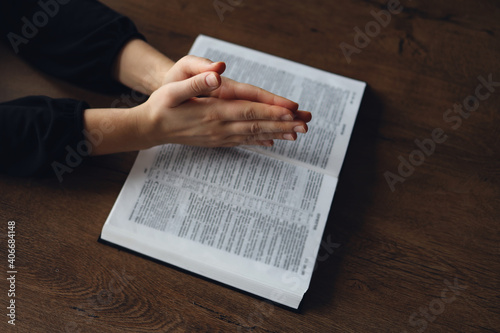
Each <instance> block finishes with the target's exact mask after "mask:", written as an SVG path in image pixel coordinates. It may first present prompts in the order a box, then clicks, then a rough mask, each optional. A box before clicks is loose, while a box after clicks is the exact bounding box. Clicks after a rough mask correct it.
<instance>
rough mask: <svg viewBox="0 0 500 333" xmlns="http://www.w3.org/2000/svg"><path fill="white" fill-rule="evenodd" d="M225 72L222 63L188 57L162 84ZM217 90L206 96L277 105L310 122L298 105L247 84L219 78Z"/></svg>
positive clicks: (172, 69)
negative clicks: (205, 74) (199, 75)
mask: <svg viewBox="0 0 500 333" xmlns="http://www.w3.org/2000/svg"><path fill="white" fill-rule="evenodd" d="M225 70H226V64H225V63H224V62H220V61H219V62H213V61H211V60H209V59H206V58H201V57H196V56H192V55H188V56H185V57H183V58H182V59H180V60H179V61H177V62H176V63H175V65H174V66H172V67H171V68H170V70H169V71H168V72H167V73H166V75H165V76H164V79H163V84H167V83H171V82H178V81H182V80H186V79H189V78H191V77H193V76H195V75H198V74H201V73H206V72H209V71H213V72H216V73H218V74H219V75H222V73H224V71H225ZM221 79H222V82H221V85H220V87H219V88H217V89H214V90H213V91H210V92H209V93H208V96H211V97H217V98H221V99H234V100H247V101H252V102H259V103H266V104H269V105H278V106H282V107H285V108H287V109H289V110H291V111H292V112H294V118H295V119H300V120H302V121H304V122H309V121H310V120H311V113H310V112H307V111H298V110H297V109H298V104H297V103H295V102H292V101H290V100H288V99H286V98H283V97H281V96H278V95H275V94H272V93H270V92H268V91H266V90H264V89H261V88H259V87H255V86H252V85H249V84H245V83H240V82H237V81H234V80H231V79H229V78H227V77H221Z"/></svg>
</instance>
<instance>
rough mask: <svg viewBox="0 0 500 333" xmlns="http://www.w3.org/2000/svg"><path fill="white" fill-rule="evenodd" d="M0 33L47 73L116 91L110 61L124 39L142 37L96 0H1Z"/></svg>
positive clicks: (23, 55)
mask: <svg viewBox="0 0 500 333" xmlns="http://www.w3.org/2000/svg"><path fill="white" fill-rule="evenodd" d="M0 33H1V36H2V38H3V40H4V41H5V42H6V43H7V45H9V46H10V47H11V48H12V50H13V51H14V52H15V53H17V54H19V55H20V56H21V57H22V58H24V59H25V60H26V61H28V62H29V63H31V64H32V65H33V66H35V67H37V68H38V69H40V70H42V71H43V72H45V73H48V74H50V75H52V76H55V77H58V78H60V79H63V80H66V81H69V82H71V83H74V84H77V85H79V86H82V87H84V88H87V89H91V90H94V91H98V92H103V93H119V92H121V91H123V90H124V89H125V87H124V86H123V85H121V84H120V83H118V82H116V81H115V80H113V78H112V65H113V62H114V60H115V58H116V56H117V55H118V53H119V52H120V50H121V49H122V48H123V46H124V44H125V43H126V42H127V41H129V40H130V39H132V38H141V39H144V37H143V36H142V35H141V34H140V33H139V32H138V31H137V29H136V27H135V25H134V24H133V22H132V21H131V20H130V19H128V18H127V17H125V16H123V15H121V14H119V13H117V12H115V11H113V10H112V9H110V8H108V7H106V6H104V5H103V4H101V3H99V2H98V1H95V0H2V1H0Z"/></svg>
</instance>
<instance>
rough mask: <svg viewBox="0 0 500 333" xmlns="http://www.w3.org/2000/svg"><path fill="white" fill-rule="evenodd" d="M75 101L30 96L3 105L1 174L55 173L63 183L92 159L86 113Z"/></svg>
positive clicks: (0, 112) (0, 113)
mask: <svg viewBox="0 0 500 333" xmlns="http://www.w3.org/2000/svg"><path fill="white" fill-rule="evenodd" d="M87 108H89V106H88V104H87V103H85V102H81V101H76V100H73V99H52V98H49V97H45V96H30V97H25V98H21V99H17V100H14V101H10V102H6V103H1V104H0V128H1V130H0V160H1V162H0V172H2V173H8V174H12V175H17V176H31V175H41V174H46V173H47V172H50V171H53V172H54V173H55V175H56V176H58V178H59V179H60V180H61V179H62V177H63V176H64V174H65V173H70V172H71V171H72V169H74V168H75V167H77V165H78V164H79V163H81V160H82V159H83V158H84V157H86V156H87V155H88V149H87V147H86V146H85V141H84V135H83V111H84V110H85V109H87Z"/></svg>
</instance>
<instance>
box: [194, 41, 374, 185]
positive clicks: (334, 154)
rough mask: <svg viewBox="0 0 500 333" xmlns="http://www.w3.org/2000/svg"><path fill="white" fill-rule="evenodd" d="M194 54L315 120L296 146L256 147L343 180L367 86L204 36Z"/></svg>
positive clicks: (286, 144)
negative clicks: (292, 103)
mask: <svg viewBox="0 0 500 333" xmlns="http://www.w3.org/2000/svg"><path fill="white" fill-rule="evenodd" d="M190 54H193V55H196V56H200V57H205V58H208V59H211V60H213V61H224V62H226V64H227V69H226V72H225V73H224V76H227V77H229V78H231V79H233V80H236V81H239V82H244V83H249V84H253V85H255V86H258V87H261V88H263V89H265V90H268V91H270V92H272V93H275V94H277V95H280V96H283V97H286V98H288V99H291V100H293V101H295V102H297V103H299V106H300V109H301V110H306V111H310V112H311V113H312V115H313V117H312V121H311V122H310V123H309V124H308V126H309V132H308V133H307V134H305V135H302V134H300V133H299V134H298V139H297V141H296V142H288V141H284V140H276V141H275V145H274V146H273V147H250V148H249V149H252V150H254V151H259V152H260V153H263V154H268V155H271V156H273V157H275V158H280V159H283V160H288V161H293V162H294V163H298V164H302V165H305V166H307V167H309V168H311V169H314V170H317V171H321V172H324V173H328V174H330V175H332V176H335V177H338V175H339V173H340V169H341V166H342V162H343V161H344V157H345V154H346V151H347V145H348V143H349V138H350V136H351V132H352V129H353V127H354V122H355V119H356V115H357V112H358V109H359V106H360V103H361V98H362V96H363V92H364V89H365V86H366V84H365V83H364V82H360V81H356V80H353V79H349V78H345V77H342V76H339V75H335V74H332V73H328V72H325V71H321V70H319V69H316V68H312V67H309V66H305V65H302V64H298V63H295V62H292V61H289V60H286V59H282V58H278V57H275V56H272V55H269V54H266V53H262V52H258V51H255V50H252V49H248V48H245V47H242V46H238V45H234V44H231V43H228V42H224V41H221V40H218V39H215V38H211V37H207V36H203V35H200V36H199V37H198V38H197V39H196V42H195V43H194V45H193V47H192V48H191V51H190Z"/></svg>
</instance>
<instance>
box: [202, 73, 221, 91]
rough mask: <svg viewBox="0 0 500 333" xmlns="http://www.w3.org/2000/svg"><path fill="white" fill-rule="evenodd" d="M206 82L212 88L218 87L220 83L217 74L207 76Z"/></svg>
mask: <svg viewBox="0 0 500 333" xmlns="http://www.w3.org/2000/svg"><path fill="white" fill-rule="evenodd" d="M205 81H206V82H207V84H208V86H209V87H212V88H214V87H217V86H218V85H219V81H218V80H217V78H216V77H215V74H210V75H207V77H206V78H205Z"/></svg>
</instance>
